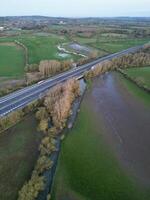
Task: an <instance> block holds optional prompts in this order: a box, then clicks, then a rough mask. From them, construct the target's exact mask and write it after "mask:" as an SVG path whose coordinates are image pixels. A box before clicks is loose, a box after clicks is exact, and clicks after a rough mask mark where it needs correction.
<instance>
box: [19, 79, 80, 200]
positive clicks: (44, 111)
mask: <svg viewBox="0 0 150 200" xmlns="http://www.w3.org/2000/svg"><path fill="white" fill-rule="evenodd" d="M78 95H80V86H79V82H78V81H77V80H75V79H71V80H68V81H66V82H65V83H63V84H59V85H57V86H55V87H54V88H52V89H50V90H49V91H48V93H47V95H46V97H45V98H44V100H43V103H42V106H41V107H39V108H38V110H37V112H36V118H37V120H38V122H39V123H38V130H40V131H42V132H43V139H42V141H41V144H40V146H39V152H40V153H39V158H38V160H37V163H36V165H35V168H34V170H33V173H32V176H31V179H30V180H29V181H28V182H26V183H25V184H24V186H23V187H22V189H21V190H20V192H19V197H18V200H35V199H36V198H37V197H38V195H39V193H40V192H41V191H42V190H43V189H44V187H45V180H44V176H43V172H44V171H46V170H48V169H50V168H51V167H52V166H53V161H51V159H50V156H51V154H52V153H53V152H55V151H57V148H56V137H57V136H58V135H59V134H60V132H61V131H62V129H63V128H64V127H65V126H66V121H67V118H68V117H69V115H70V114H71V106H72V103H73V101H74V100H75V98H76V97H77V96H78ZM50 123H51V125H52V126H49V124H50ZM48 199H50V195H48Z"/></svg>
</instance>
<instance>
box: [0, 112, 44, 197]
mask: <svg viewBox="0 0 150 200" xmlns="http://www.w3.org/2000/svg"><path fill="white" fill-rule="evenodd" d="M36 126H37V124H36V121H35V119H34V117H33V116H29V117H27V118H26V119H25V120H24V121H22V122H20V123H18V124H17V125H16V126H15V127H13V128H11V129H10V130H8V131H6V132H5V133H4V135H1V136H0V163H1V164H0V200H16V199H17V194H18V190H20V189H21V187H22V185H23V184H24V182H25V181H26V180H28V179H29V178H30V175H31V172H32V170H33V168H34V165H35V162H36V159H37V157H38V146H39V142H40V134H39V133H38V132H37V131H36Z"/></svg>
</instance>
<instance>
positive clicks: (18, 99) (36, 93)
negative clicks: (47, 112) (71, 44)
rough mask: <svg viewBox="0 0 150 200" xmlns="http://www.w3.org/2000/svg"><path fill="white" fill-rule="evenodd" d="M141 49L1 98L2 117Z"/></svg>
mask: <svg viewBox="0 0 150 200" xmlns="http://www.w3.org/2000/svg"><path fill="white" fill-rule="evenodd" d="M141 48H143V46H136V47H132V48H129V49H126V50H124V51H121V52H118V53H114V54H111V55H108V56H105V57H102V58H99V59H97V60H95V61H92V62H90V63H88V64H85V65H82V66H79V67H77V68H74V69H72V70H69V71H67V72H63V73H61V74H59V75H56V76H54V77H52V78H49V79H47V80H44V81H43V82H40V83H36V84H34V85H32V86H28V87H25V88H24V89H21V90H18V91H16V92H13V93H11V94H9V95H7V96H4V97H1V98H0V117H3V116H6V115H8V114H9V113H11V112H13V111H15V110H17V109H20V108H24V107H25V106H26V105H28V104H29V103H31V102H33V101H34V100H37V99H39V98H41V97H42V96H44V95H45V94H46V92H47V91H48V89H50V88H51V87H53V86H55V85H57V84H58V83H61V82H63V81H65V80H68V79H70V78H78V77H81V76H83V74H84V73H85V71H88V70H90V69H91V68H92V67H93V66H95V65H96V64H98V63H102V62H104V61H106V60H112V59H113V58H117V57H121V56H123V55H126V54H128V53H134V52H136V51H138V50H139V49H141Z"/></svg>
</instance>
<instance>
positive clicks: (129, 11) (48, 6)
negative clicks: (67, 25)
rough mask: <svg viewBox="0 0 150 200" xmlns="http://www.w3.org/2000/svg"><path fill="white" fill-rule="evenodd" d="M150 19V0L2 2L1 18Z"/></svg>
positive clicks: (5, 0) (0, 2) (0, 7)
mask: <svg viewBox="0 0 150 200" xmlns="http://www.w3.org/2000/svg"><path fill="white" fill-rule="evenodd" d="M19 15H43V16H52V17H117V16H131V17H132V16H133V17H134V16H139V17H141V16H144V17H150V0H0V16H19Z"/></svg>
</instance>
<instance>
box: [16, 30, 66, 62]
mask: <svg viewBox="0 0 150 200" xmlns="http://www.w3.org/2000/svg"><path fill="white" fill-rule="evenodd" d="M18 40H19V41H20V42H21V43H23V44H24V45H25V46H26V47H27V48H28V56H29V63H30V64H33V63H39V62H40V61H41V60H47V59H49V60H50V59H57V60H61V59H63V58H61V57H60V56H59V55H58V49H57V45H58V44H59V43H60V44H61V43H63V42H65V41H66V39H65V37H63V36H57V35H52V34H51V35H50V36H49V35H48V36H37V35H36V36H35V35H29V36H25V37H22V38H19V39H18Z"/></svg>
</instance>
